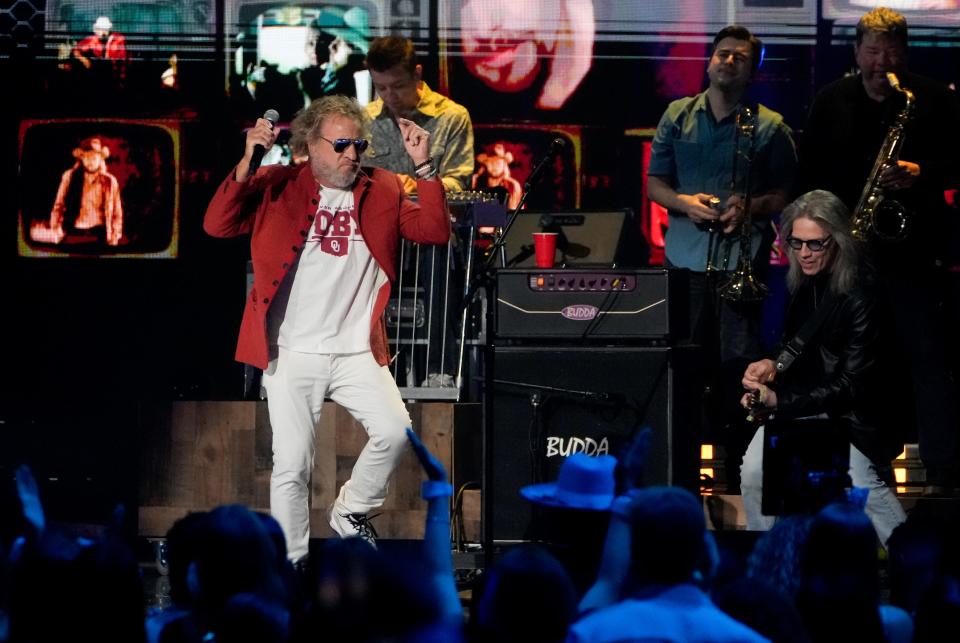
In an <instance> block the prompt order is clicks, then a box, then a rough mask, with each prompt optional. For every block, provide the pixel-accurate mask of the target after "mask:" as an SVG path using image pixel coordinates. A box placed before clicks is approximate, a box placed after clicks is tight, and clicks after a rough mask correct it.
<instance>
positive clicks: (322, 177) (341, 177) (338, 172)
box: [316, 163, 360, 190]
mask: <svg viewBox="0 0 960 643" xmlns="http://www.w3.org/2000/svg"><path fill="white" fill-rule="evenodd" d="M359 172H360V167H359V166H357V167H353V166H349V165H345V166H342V167H341V166H339V165H338V166H337V167H329V166H326V165H323V164H320V163H318V164H317V167H316V178H317V180H319V181H320V183H321V184H322V185H325V186H327V187H331V188H339V189H341V190H345V189H346V188H349V187H351V186H353V182H354V181H356V180H357V174H358V173H359Z"/></svg>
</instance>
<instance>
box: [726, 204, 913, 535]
mask: <svg viewBox="0 0 960 643" xmlns="http://www.w3.org/2000/svg"><path fill="white" fill-rule="evenodd" d="M780 238H781V242H782V243H783V245H784V250H785V252H786V254H787V257H788V258H789V260H790V268H789V271H788V273H787V286H788V288H789V290H790V302H789V304H788V307H787V314H786V319H785V322H784V332H783V345H784V346H785V347H786V351H781V353H780V356H779V357H778V358H777V361H776V362H775V361H774V360H773V359H762V360H760V361H757V362H753V363H752V364H750V365H749V366H748V367H747V369H746V372H745V373H744V375H743V387H744V388H745V389H746V390H747V393H745V394H744V395H743V397H742V399H741V404H742V405H743V406H744V407H746V408H751V407H759V408H754V410H753V411H752V412H753V413H755V414H758V415H764V414H769V413H771V412H775V414H776V417H777V419H778V420H790V419H796V418H815V417H823V418H831V419H834V420H837V421H838V425H839V426H843V427H846V428H847V430H848V432H849V438H850V478H851V480H852V482H853V485H854V486H855V487H859V488H866V489H868V490H869V494H868V496H867V501H866V512H867V514H868V515H869V516H870V519H871V520H872V521H873V524H874V527H875V528H876V530H877V534H878V535H879V537H880V540H881V541H882V542H883V543H886V541H887V538H889V537H890V534H891V532H892V531H893V529H894V528H895V527H896V526H897V525H898V524H900V523H901V522H903V521H904V520H905V519H906V515H905V514H904V511H903V508H902V507H901V506H900V503H899V501H898V500H897V498H896V496H895V495H894V494H893V492H892V491H891V489H890V488H889V486H888V482H889V481H890V476H889V474H890V472H891V466H890V463H891V460H893V458H895V457H896V456H897V454H898V453H899V452H900V450H901V449H902V448H903V441H902V437H901V436H900V435H898V429H900V428H902V423H901V422H899V421H898V417H897V416H898V414H899V413H898V411H903V409H897V408H896V403H897V399H898V398H899V396H897V395H896V393H895V387H894V386H893V385H894V379H893V378H892V377H890V376H889V374H888V373H889V369H890V366H891V363H890V360H891V355H892V353H891V351H890V350H889V347H888V346H887V344H885V343H884V341H885V340H884V337H885V336H886V333H885V332H884V329H883V328H882V327H881V325H882V319H883V316H882V315H881V314H880V313H879V312H878V310H877V301H876V298H875V296H874V294H873V289H872V278H871V276H870V273H869V270H868V269H867V268H866V267H865V266H864V265H863V262H862V261H861V253H862V250H861V247H860V242H859V241H857V240H856V239H854V238H853V236H852V235H851V233H850V212H849V210H847V207H846V206H845V205H844V204H843V203H842V202H841V201H840V199H838V198H837V197H836V196H834V195H833V194H832V193H830V192H826V191H824V190H814V191H813V192H808V193H807V194H804V195H803V196H801V197H800V198H799V199H797V200H796V201H794V202H793V203H791V204H790V205H789V206H787V208H786V209H785V210H784V212H783V216H782V218H781V222H780ZM798 336H799V337H800V338H802V341H796V339H797V338H798ZM785 352H788V354H789V358H787V357H784V353H785ZM790 359H792V362H790ZM886 387H890V388H893V389H894V391H893V392H892V391H890V390H887V389H886ZM763 444H764V427H763V426H760V427H759V428H758V429H757V431H756V434H755V435H754V437H753V440H752V441H751V442H750V445H749V446H748V447H747V452H746V454H745V455H744V457H743V465H742V467H741V470H740V475H741V487H740V488H741V492H742V494H743V504H744V509H745V511H746V514H747V528H748V529H769V528H770V527H771V526H772V525H773V521H774V518H773V517H772V516H765V515H763V513H762V509H761V498H762V493H763Z"/></svg>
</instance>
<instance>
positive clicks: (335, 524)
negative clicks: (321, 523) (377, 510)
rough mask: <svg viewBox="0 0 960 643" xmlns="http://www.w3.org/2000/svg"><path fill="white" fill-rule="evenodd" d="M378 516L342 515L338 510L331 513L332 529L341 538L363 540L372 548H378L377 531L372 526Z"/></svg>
mask: <svg viewBox="0 0 960 643" xmlns="http://www.w3.org/2000/svg"><path fill="white" fill-rule="evenodd" d="M373 518H376V516H368V515H367V514H354V513H340V512H338V511H337V510H336V509H334V510H333V511H331V512H330V527H332V528H333V530H334V531H335V532H337V534H339V535H340V537H341V538H362V539H363V540H365V541H367V542H368V543H369V544H370V546H371V547H373V548H374V549H376V548H377V530H376V529H374V528H373V525H371V524H370V520H372V519H373Z"/></svg>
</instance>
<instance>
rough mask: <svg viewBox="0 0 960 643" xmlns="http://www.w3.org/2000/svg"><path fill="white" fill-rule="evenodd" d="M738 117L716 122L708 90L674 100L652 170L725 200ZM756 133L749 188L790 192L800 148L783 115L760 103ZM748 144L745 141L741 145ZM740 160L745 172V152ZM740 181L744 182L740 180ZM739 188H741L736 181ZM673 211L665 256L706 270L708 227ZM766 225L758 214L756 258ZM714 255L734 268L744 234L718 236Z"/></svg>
mask: <svg viewBox="0 0 960 643" xmlns="http://www.w3.org/2000/svg"><path fill="white" fill-rule="evenodd" d="M735 121H736V110H735V111H734V112H733V113H732V114H730V115H729V116H728V117H726V118H724V119H723V120H721V121H719V122H718V121H717V120H716V119H715V118H714V116H713V112H711V111H710V106H709V104H708V103H707V93H706V92H703V93H700V94H697V95H696V96H688V97H686V98H681V99H679V100H675V101H673V102H672V103H670V105H669V107H667V110H666V111H665V112H664V114H663V116H662V117H661V119H660V124H659V125H658V126H657V133H656V135H655V136H654V139H653V147H652V153H651V155H650V167H649V169H648V174H650V175H652V176H656V177H659V178H661V179H663V180H664V181H666V182H667V183H668V184H670V186H671V187H673V189H674V190H676V191H677V192H678V193H680V194H698V193H704V194H714V195H716V196H718V197H719V198H720V199H721V201H724V202H725V201H726V199H727V197H729V196H730V194H731V185H730V183H731V180H730V179H731V175H732V172H733V164H734V141H735V135H736V122H735ZM753 138H754V141H753V145H754V152H753V161H752V163H751V164H750V165H751V175H750V182H751V185H750V191H751V193H752V194H762V193H765V192H769V191H771V190H775V189H782V190H784V191H786V192H789V191H790V187H791V185H792V183H793V180H794V175H795V173H796V167H797V152H796V148H795V147H794V144H793V138H792V137H791V131H790V128H789V127H788V126H787V125H786V123H784V122H783V117H782V116H781V115H780V114H778V113H777V112H774V111H772V110H770V109H767V108H766V107H764V106H763V105H760V106H759V111H758V116H757V126H756V128H755V130H754V133H753ZM746 147H747V146H746V145H744V144H743V143H741V148H740V149H741V150H745V149H746ZM738 163H739V164H738V167H737V172H738V174H740V175H742V173H743V171H744V169H745V167H746V165H745V163H744V161H743V157H742V156H741V160H740V161H739V162H738ZM738 183H740V186H742V181H738ZM739 189H742V188H741V187H739V186H738V191H739ZM670 215H671V216H670V227H669V229H668V230H667V234H666V237H665V244H666V257H667V260H668V261H669V262H670V263H671V264H673V265H674V266H677V267H679V268H688V269H690V270H694V271H697V272H703V271H704V270H705V269H706V263H707V251H708V246H709V243H710V240H709V237H710V234H709V232H707V231H705V230H701V229H700V228H698V227H697V226H696V225H695V224H694V222H693V221H691V220H690V219H689V218H688V217H687V216H686V215H684V214H682V213H680V212H673V211H671V212H670ZM768 227H769V219H768V218H767V217H765V216H764V217H755V218H754V220H753V234H752V250H753V253H754V257H756V256H757V252H758V251H759V250H760V245H761V241H762V237H763V231H764V230H765V229H766V228H768ZM728 253H729V254H728ZM713 255H714V265H715V266H718V267H721V268H722V267H723V264H726V268H728V269H730V270H733V269H735V268H736V266H737V261H738V260H739V257H740V235H739V234H737V233H735V234H731V235H717V238H716V240H715V242H714V248H713Z"/></svg>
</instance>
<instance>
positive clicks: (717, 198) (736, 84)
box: [647, 25, 797, 487]
mask: <svg viewBox="0 0 960 643" xmlns="http://www.w3.org/2000/svg"><path fill="white" fill-rule="evenodd" d="M762 51H763V46H762V44H761V42H760V40H759V39H758V38H757V37H756V36H754V35H753V34H752V33H750V31H749V30H747V29H745V28H743V27H740V26H735V25H734V26H727V27H724V28H723V29H721V30H720V32H719V33H717V35H716V36H715V37H714V39H713V48H712V51H711V55H710V60H709V63H708V65H707V76H708V78H709V86H708V87H707V89H706V90H705V91H703V92H701V93H700V94H697V95H695V96H688V97H686V98H681V99H679V100H676V101H673V102H672V103H671V104H670V105H669V107H667V110H666V112H664V114H663V116H662V117H661V119H660V123H659V125H658V126H657V132H656V135H655V137H654V139H653V148H652V154H651V159H650V166H649V170H648V180H647V189H648V195H649V197H650V199H652V200H653V201H654V202H656V203H658V204H660V205H662V206H663V207H665V208H666V209H667V210H668V212H669V214H670V225H669V229H668V230H667V233H666V238H665V243H666V263H667V265H668V266H670V267H675V268H686V269H687V270H689V271H690V289H689V313H690V338H691V341H692V342H693V343H696V344H699V345H701V346H703V348H704V365H703V366H704V368H703V371H704V372H705V373H707V382H706V384H707V387H708V388H709V389H710V390H711V392H712V393H713V395H710V396H707V398H708V399H710V400H716V401H717V403H716V404H714V403H712V402H709V401H708V402H707V404H706V408H708V409H710V410H708V411H707V412H706V414H705V420H706V424H707V427H708V437H709V438H710V439H712V440H714V441H716V442H718V443H721V444H725V445H726V447H727V453H728V455H729V456H730V458H731V462H732V463H733V464H734V465H736V464H737V463H739V460H740V454H741V453H742V450H743V448H744V446H745V445H746V441H745V440H747V439H749V437H748V436H745V435H743V432H742V431H741V432H740V434H739V435H732V433H734V432H735V429H731V430H730V431H727V430H725V427H726V425H727V423H728V420H727V418H731V419H732V418H736V419H737V420H739V419H741V417H742V414H740V413H739V411H738V409H737V408H736V405H735V403H734V404H729V403H728V402H725V400H730V399H733V398H732V396H731V394H732V392H733V391H734V390H739V384H738V382H739V379H740V373H742V372H743V366H744V365H745V364H746V360H748V359H749V358H755V357H756V356H758V355H759V353H760V349H761V346H760V313H761V305H760V303H759V302H750V303H734V302H730V301H727V300H722V299H721V298H720V297H719V296H718V290H719V287H720V286H721V285H722V284H723V283H724V282H725V280H726V279H725V277H726V276H727V275H728V274H729V272H730V271H733V270H734V268H735V267H736V266H737V264H738V260H739V243H738V239H739V236H740V235H739V234H738V232H739V230H738V227H739V224H740V221H741V220H742V219H743V216H744V211H743V208H742V204H743V203H744V201H745V197H746V195H745V194H742V193H739V192H738V190H741V189H742V187H741V186H742V181H741V182H740V184H739V185H732V183H733V178H734V176H735V175H736V174H737V173H739V174H738V175H739V177H740V178H741V179H744V178H746V177H744V173H745V172H744V166H743V164H739V163H738V162H737V158H736V156H735V155H734V151H735V147H736V136H737V132H738V131H737V121H738V118H737V116H738V114H739V113H740V111H741V108H742V107H744V106H747V105H748V104H749V102H748V101H747V100H746V97H745V94H746V92H747V88H748V86H749V85H750V82H751V81H752V80H753V78H754V75H755V74H756V72H757V68H758V67H759V66H760V59H761V55H762ZM750 107H754V106H753V105H750ZM753 113H755V114H756V118H757V121H756V126H755V127H753V133H752V137H753V141H752V163H748V164H747V165H749V166H750V167H751V169H749V170H748V171H749V179H750V181H749V183H750V185H751V193H752V194H751V198H750V201H749V202H750V216H751V219H752V221H753V225H754V228H755V229H754V230H753V233H752V249H753V254H754V257H756V258H757V261H756V264H757V268H758V269H759V268H761V267H762V264H763V263H765V262H766V260H767V258H768V256H769V253H768V252H767V251H766V250H764V249H763V243H762V238H763V236H764V233H763V231H764V230H769V229H770V224H769V216H770V214H772V213H775V212H779V211H780V210H781V209H782V208H783V206H784V205H785V204H786V198H787V194H788V192H789V190H790V188H791V187H792V182H793V179H794V173H795V168H796V163H797V156H796V151H795V148H794V144H793V140H792V137H791V131H790V128H789V127H787V125H786V124H785V123H784V122H783V117H782V116H781V115H780V114H778V113H777V112H774V111H772V110H769V109H767V108H766V107H763V106H760V107H759V109H754V112H753ZM731 158H733V159H734V162H733V163H731ZM738 165H740V167H739V168H738V167H737V166H738ZM771 236H772V235H771ZM769 240H770V239H769V237H768V239H767V241H768V242H769ZM708 255H710V256H708ZM708 268H709V269H710V270H709V272H710V273H712V274H708ZM724 391H726V393H724ZM705 410H706V409H705ZM727 438H731V439H730V440H728V439H727ZM727 471H728V472H735V471H736V466H733V467H730V466H728V467H727ZM728 482H730V483H732V485H733V486H734V487H735V483H736V480H735V477H734V479H732V480H730V479H729V478H728Z"/></svg>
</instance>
